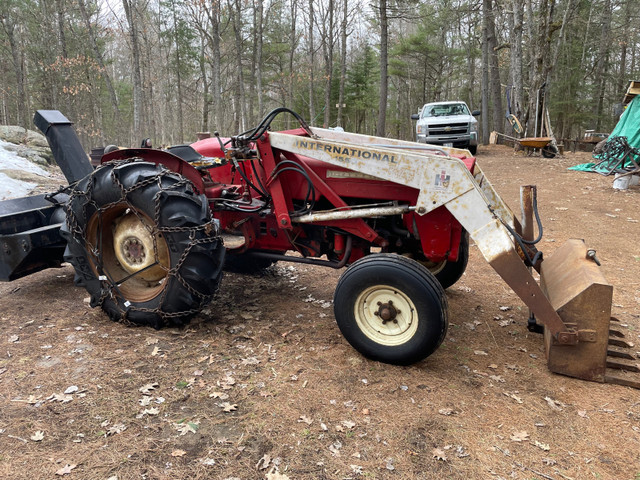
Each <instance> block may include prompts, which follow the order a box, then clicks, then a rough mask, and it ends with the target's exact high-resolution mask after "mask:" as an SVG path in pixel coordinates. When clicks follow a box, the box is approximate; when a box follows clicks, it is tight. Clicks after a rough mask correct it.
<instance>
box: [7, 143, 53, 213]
mask: <svg viewBox="0 0 640 480" xmlns="http://www.w3.org/2000/svg"><path fill="white" fill-rule="evenodd" d="M10 145H13V144H12V143H9V142H5V141H3V140H0V201H1V200H8V199H10V198H17V197H24V196H27V195H29V193H31V191H32V190H33V189H34V188H36V187H37V186H38V184H36V183H33V182H26V181H23V180H16V179H14V178H11V177H9V176H8V175H6V174H5V173H3V170H19V171H22V172H28V173H32V174H35V175H40V176H42V177H51V174H50V173H49V172H47V171H46V170H45V169H43V168H42V167H40V166H38V165H36V164H35V163H33V162H31V161H29V160H27V159H26V158H23V157H21V156H19V155H17V154H16V153H15V152H11V151H9V150H7V149H6V148H5V147H6V146H10Z"/></svg>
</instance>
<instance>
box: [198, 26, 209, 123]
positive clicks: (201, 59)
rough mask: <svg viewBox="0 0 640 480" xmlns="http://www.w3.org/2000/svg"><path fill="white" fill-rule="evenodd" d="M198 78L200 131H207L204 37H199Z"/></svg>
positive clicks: (207, 92) (207, 84)
mask: <svg viewBox="0 0 640 480" xmlns="http://www.w3.org/2000/svg"><path fill="white" fill-rule="evenodd" d="M198 63H199V65H200V76H201V77H202V100H203V102H202V123H201V127H200V128H201V131H202V132H208V131H209V79H208V78H207V64H206V62H205V40H204V35H202V34H201V35H200V56H199V57H198Z"/></svg>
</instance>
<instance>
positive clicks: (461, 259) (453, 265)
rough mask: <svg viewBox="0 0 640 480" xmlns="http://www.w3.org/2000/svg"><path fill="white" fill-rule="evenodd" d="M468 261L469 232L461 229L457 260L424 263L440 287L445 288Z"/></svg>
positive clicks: (460, 272) (462, 271)
mask: <svg viewBox="0 0 640 480" xmlns="http://www.w3.org/2000/svg"><path fill="white" fill-rule="evenodd" d="M468 262H469V234H468V233H467V232H466V231H465V230H463V231H462V236H461V237H460V248H459V249H458V260H456V261H455V262H449V261H447V260H445V261H443V262H440V263H437V264H428V265H425V266H426V267H427V268H428V269H429V271H430V272H431V273H433V275H434V276H435V277H436V279H437V280H438V282H440V285H442V288H444V289H447V288H449V287H450V286H452V285H454V284H455V283H456V282H457V281H458V280H460V277H462V274H463V273H464V271H465V270H466V269H467V263H468Z"/></svg>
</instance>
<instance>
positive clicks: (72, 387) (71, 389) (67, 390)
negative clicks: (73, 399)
mask: <svg viewBox="0 0 640 480" xmlns="http://www.w3.org/2000/svg"><path fill="white" fill-rule="evenodd" d="M77 391H78V387H76V386H75V385H71V386H70V387H69V388H67V389H66V390H65V391H64V393H65V394H70V393H75V392H77Z"/></svg>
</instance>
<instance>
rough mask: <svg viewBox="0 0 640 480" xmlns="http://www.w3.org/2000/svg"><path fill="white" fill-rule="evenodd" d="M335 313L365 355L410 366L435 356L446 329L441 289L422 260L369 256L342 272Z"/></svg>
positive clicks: (336, 293) (346, 332) (335, 300)
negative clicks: (419, 261)
mask: <svg viewBox="0 0 640 480" xmlns="http://www.w3.org/2000/svg"><path fill="white" fill-rule="evenodd" d="M334 313H335V317H336V321H337V323H338V327H339V328H340V331H341V332H342V334H343V335H344V337H345V338H346V339H347V341H348V342H349V343H350V344H351V346H353V347H354V348H355V349H356V350H358V351H359V352H360V353H361V354H362V355H364V356H365V357H368V358H371V359H373V360H377V361H380V362H384V363H390V364H394V365H410V364H413V363H416V362H418V361H420V360H423V359H424V358H426V357H428V356H429V355H431V354H432V353H433V352H434V351H435V350H436V349H437V348H438V347H439V346H440V344H441V343H442V341H443V340H444V337H445V335H446V333H447V326H448V320H447V300H446V297H445V293H444V290H443V288H442V287H441V286H440V283H439V282H438V281H437V280H436V278H435V277H434V276H433V274H432V273H431V272H429V270H428V269H427V268H426V267H424V266H423V265H421V264H420V263H418V262H416V261H414V260H411V259H409V258H406V257H402V256H399V255H394V254H384V253H382V254H375V255H369V256H367V257H365V258H362V259H360V260H358V261H357V262H355V263H354V264H353V265H352V266H351V267H349V268H348V269H347V271H346V272H345V273H344V274H343V275H342V277H340V280H339V281H338V285H337V286H336V290H335V294H334Z"/></svg>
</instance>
